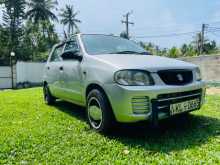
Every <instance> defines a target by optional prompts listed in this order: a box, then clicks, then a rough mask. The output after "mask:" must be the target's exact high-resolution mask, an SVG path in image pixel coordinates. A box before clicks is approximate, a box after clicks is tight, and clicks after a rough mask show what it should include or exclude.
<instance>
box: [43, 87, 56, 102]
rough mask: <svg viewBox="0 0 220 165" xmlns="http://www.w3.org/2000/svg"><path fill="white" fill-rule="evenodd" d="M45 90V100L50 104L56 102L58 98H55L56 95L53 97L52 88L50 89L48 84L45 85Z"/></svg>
mask: <svg viewBox="0 0 220 165" xmlns="http://www.w3.org/2000/svg"><path fill="white" fill-rule="evenodd" d="M43 92H44V101H45V103H46V104H48V105H52V104H54V103H55V101H56V99H55V97H53V96H52V95H51V92H50V89H49V87H48V85H47V84H46V85H44V88H43Z"/></svg>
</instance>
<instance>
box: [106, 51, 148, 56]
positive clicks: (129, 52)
mask: <svg viewBox="0 0 220 165" xmlns="http://www.w3.org/2000/svg"><path fill="white" fill-rule="evenodd" d="M109 54H140V55H148V54H149V53H148V52H135V51H120V52H113V53H109Z"/></svg>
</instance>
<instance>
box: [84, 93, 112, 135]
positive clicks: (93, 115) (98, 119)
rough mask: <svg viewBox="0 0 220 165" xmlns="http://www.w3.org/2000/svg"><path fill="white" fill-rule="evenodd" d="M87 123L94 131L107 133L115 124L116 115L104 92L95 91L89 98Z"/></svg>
mask: <svg viewBox="0 0 220 165" xmlns="http://www.w3.org/2000/svg"><path fill="white" fill-rule="evenodd" d="M86 112H87V121H88V124H89V125H90V127H91V128H92V129H94V130H95V131H97V132H99V133H107V132H109V131H110V130H111V128H112V127H113V126H114V124H115V118H114V114H113V111H112V108H111V105H110V103H109V101H108V98H107V96H106V95H105V94H104V92H102V91H100V90H97V89H94V90H92V91H91V92H89V94H88V96H87V108H86Z"/></svg>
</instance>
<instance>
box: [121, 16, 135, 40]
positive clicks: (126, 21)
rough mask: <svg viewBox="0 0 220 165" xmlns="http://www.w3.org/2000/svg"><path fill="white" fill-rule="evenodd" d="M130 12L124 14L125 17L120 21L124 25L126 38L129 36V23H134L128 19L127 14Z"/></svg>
mask: <svg viewBox="0 0 220 165" xmlns="http://www.w3.org/2000/svg"><path fill="white" fill-rule="evenodd" d="M131 14H132V12H128V13H126V14H125V15H124V17H125V21H124V20H123V21H122V23H123V24H125V25H126V35H127V37H128V39H129V38H130V34H129V25H134V23H133V22H130V21H129V16H130V15H131Z"/></svg>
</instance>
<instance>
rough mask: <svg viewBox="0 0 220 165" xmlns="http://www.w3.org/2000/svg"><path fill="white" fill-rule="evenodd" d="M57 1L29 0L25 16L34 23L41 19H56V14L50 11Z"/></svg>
mask: <svg viewBox="0 0 220 165" xmlns="http://www.w3.org/2000/svg"><path fill="white" fill-rule="evenodd" d="M56 5H57V1H54V0H30V2H29V3H28V11H27V13H26V17H27V19H28V20H30V21H32V22H34V23H35V24H40V23H41V22H42V21H46V22H50V21H51V20H52V21H58V19H57V16H56V15H55V14H54V13H53V12H52V9H55V8H56Z"/></svg>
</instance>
